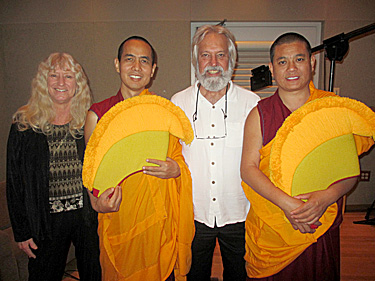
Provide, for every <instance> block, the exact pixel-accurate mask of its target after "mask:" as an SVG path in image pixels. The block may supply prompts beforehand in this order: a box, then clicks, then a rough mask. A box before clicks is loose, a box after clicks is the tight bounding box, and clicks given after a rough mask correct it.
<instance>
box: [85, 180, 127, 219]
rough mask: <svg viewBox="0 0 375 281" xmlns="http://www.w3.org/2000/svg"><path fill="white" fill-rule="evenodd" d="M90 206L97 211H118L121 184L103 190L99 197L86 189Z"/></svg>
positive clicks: (120, 199)
mask: <svg viewBox="0 0 375 281" xmlns="http://www.w3.org/2000/svg"><path fill="white" fill-rule="evenodd" d="M88 193H89V196H90V201H91V205H92V208H93V209H94V210H95V211H97V212H98V213H112V212H118V210H119V209H120V205H121V201H122V189H121V186H116V187H112V188H109V189H107V190H106V191H104V192H103V193H102V194H101V195H100V196H99V198H97V197H95V196H94V195H92V193H91V192H90V191H88Z"/></svg>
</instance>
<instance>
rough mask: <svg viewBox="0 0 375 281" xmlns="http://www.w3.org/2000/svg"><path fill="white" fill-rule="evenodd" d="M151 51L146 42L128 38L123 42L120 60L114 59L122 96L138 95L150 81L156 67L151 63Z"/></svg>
mask: <svg viewBox="0 0 375 281" xmlns="http://www.w3.org/2000/svg"><path fill="white" fill-rule="evenodd" d="M151 52H152V51H151V48H150V46H149V45H148V44H147V43H146V42H143V41H141V40H129V41H127V42H126V43H125V44H124V47H123V52H122V56H121V61H119V60H118V59H117V58H116V59H115V67H116V71H117V72H118V73H119V74H120V78H121V93H122V95H123V96H124V98H128V97H133V96H136V95H139V94H140V93H141V92H142V91H143V90H144V89H145V88H146V86H147V85H148V84H149V83H150V79H151V77H152V76H153V75H154V71H155V68H156V64H154V65H152V53H151Z"/></svg>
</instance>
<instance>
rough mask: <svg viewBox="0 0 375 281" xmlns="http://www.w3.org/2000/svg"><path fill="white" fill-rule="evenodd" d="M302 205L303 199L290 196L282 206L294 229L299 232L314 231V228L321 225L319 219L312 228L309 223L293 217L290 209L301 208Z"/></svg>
mask: <svg viewBox="0 0 375 281" xmlns="http://www.w3.org/2000/svg"><path fill="white" fill-rule="evenodd" d="M304 205H305V203H304V202H303V201H301V200H299V199H296V198H292V197H290V199H288V202H286V205H285V206H284V209H283V211H284V214H285V216H286V217H287V219H288V220H289V222H290V223H291V225H292V226H293V228H294V229H295V230H299V231H300V232H301V233H314V232H315V229H316V228H317V227H319V226H320V225H321V223H320V222H319V221H317V222H316V224H315V227H314V228H312V227H311V225H310V224H308V223H306V222H301V221H298V220H296V219H294V217H293V215H292V211H294V210H296V209H299V208H302V207H303V206H304Z"/></svg>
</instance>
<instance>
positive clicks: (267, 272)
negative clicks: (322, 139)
mask: <svg viewBox="0 0 375 281" xmlns="http://www.w3.org/2000/svg"><path fill="white" fill-rule="evenodd" d="M333 95H334V94H333V93H330V92H325V91H321V90H317V89H315V88H314V86H313V84H312V83H311V84H310V97H309V99H308V101H307V102H309V101H312V100H314V99H317V98H322V97H327V96H333ZM258 109H259V114H260V117H261V128H262V135H263V145H264V146H263V147H262V149H261V150H260V153H261V160H260V164H259V169H260V170H261V171H262V172H263V173H264V174H265V175H266V176H267V177H270V170H269V161H270V154H271V148H272V145H273V142H274V137H275V135H276V132H277V130H278V129H279V128H280V126H281V125H282V124H283V122H284V119H285V118H286V117H288V115H289V114H290V113H291V112H290V111H289V109H288V108H286V106H285V105H284V104H283V103H282V101H281V99H280V97H279V96H278V94H277V93H276V94H275V95H274V96H272V97H270V98H268V99H265V100H263V101H261V102H260V104H259V105H258ZM262 109H264V110H262ZM355 141H356V144H357V149H358V154H360V153H362V152H364V151H366V150H367V149H369V148H370V147H371V145H372V144H373V141H372V139H370V140H369V138H365V139H363V138H361V137H357V136H355ZM361 141H362V142H361ZM242 185H243V188H244V191H245V194H246V196H247V198H248V199H249V201H250V202H251V209H250V211H249V214H248V217H247V220H246V255H245V259H246V262H247V263H246V267H247V268H246V269H247V274H248V276H249V277H251V278H250V280H252V278H254V280H339V278H340V252H339V247H340V245H339V225H340V223H341V222H342V212H341V209H342V198H340V199H339V200H338V201H337V202H336V204H333V205H331V206H329V207H328V209H327V211H326V212H325V213H324V215H323V216H322V218H321V219H320V221H321V222H322V226H320V227H319V228H318V229H317V231H316V232H315V233H314V234H301V233H300V232H299V231H296V230H294V229H293V227H292V226H291V224H290V223H289V221H288V220H287V218H286V217H285V215H284V213H283V211H282V210H281V209H279V208H278V207H277V206H275V205H273V204H272V203H271V202H269V201H268V200H266V199H265V198H263V197H261V196H260V195H258V194H257V193H256V192H255V191H253V190H252V189H251V188H250V187H249V186H248V185H246V184H245V183H243V184H242ZM338 210H340V211H338ZM264 277H268V278H264ZM256 278H261V279H256ZM319 278H321V279H319Z"/></svg>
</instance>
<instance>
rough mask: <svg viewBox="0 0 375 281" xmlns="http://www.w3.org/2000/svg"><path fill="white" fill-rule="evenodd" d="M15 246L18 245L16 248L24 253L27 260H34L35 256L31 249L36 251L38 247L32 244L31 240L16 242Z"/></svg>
mask: <svg viewBox="0 0 375 281" xmlns="http://www.w3.org/2000/svg"><path fill="white" fill-rule="evenodd" d="M17 244H18V248H20V249H21V250H22V251H24V252H25V253H26V255H27V256H28V257H29V258H33V259H35V258H36V256H35V254H34V253H33V251H32V250H31V249H33V250H36V249H38V246H37V245H36V244H35V243H34V240H33V238H30V239H29V240H26V241H23V242H18V243H17Z"/></svg>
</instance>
